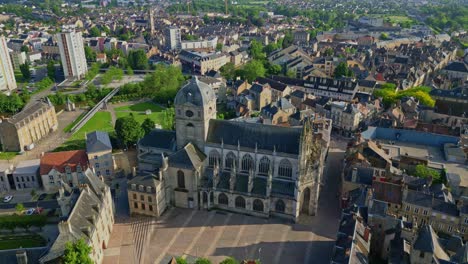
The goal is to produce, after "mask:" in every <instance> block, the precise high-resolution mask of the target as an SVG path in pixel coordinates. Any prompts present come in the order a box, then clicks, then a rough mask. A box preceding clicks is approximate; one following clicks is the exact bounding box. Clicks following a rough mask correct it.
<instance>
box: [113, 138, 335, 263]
mask: <svg viewBox="0 0 468 264" xmlns="http://www.w3.org/2000/svg"><path fill="white" fill-rule="evenodd" d="M335 144H336V143H335ZM335 144H333V145H332V147H331V149H330V152H329V156H328V159H327V166H326V167H325V175H326V178H325V179H324V182H323V185H322V189H321V196H320V201H319V211H318V215H317V216H301V218H300V220H299V222H298V223H291V222H288V221H285V220H282V219H278V218H270V219H264V218H258V217H252V216H247V215H242V214H236V213H230V212H225V211H218V210H212V211H207V210H192V209H181V208H171V209H169V210H167V211H166V212H165V213H164V214H163V216H162V217H160V218H159V219H155V218H148V217H128V216H127V215H126V212H125V210H128V205H126V204H125V203H126V202H127V200H126V190H125V188H122V190H121V191H120V195H118V200H116V207H117V211H118V216H117V218H116V225H115V226H114V231H113V233H112V237H111V241H110V243H109V246H108V249H106V251H105V253H104V254H105V259H104V263H106V264H107V263H109V264H110V263H116V264H117V263H121V264H123V263H145V264H146V263H151V264H160V263H164V264H166V263H167V262H168V260H169V259H170V257H172V256H187V257H188V258H189V259H193V258H196V257H207V258H209V259H210V260H212V261H213V263H219V262H220V261H222V260H223V259H225V258H226V257H227V256H232V257H235V258H236V259H238V260H242V259H260V260H261V262H262V263H268V264H270V263H304V264H305V263H326V262H329V259H330V256H331V253H332V249H333V245H334V240H335V237H336V232H337V230H338V222H339V217H340V209H339V195H338V190H339V185H340V183H339V176H340V172H341V164H342V160H343V156H344V153H343V149H344V148H343V144H339V145H340V146H339V148H336V145H335Z"/></svg>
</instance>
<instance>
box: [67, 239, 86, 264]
mask: <svg viewBox="0 0 468 264" xmlns="http://www.w3.org/2000/svg"><path fill="white" fill-rule="evenodd" d="M91 250H92V248H91V246H89V245H88V244H87V243H86V242H85V240H84V239H83V238H80V239H78V240H77V241H75V242H74V243H72V242H67V243H66V244H65V253H64V255H63V262H64V263H67V264H93V261H92V260H91V258H90V257H89V254H90V253H91Z"/></svg>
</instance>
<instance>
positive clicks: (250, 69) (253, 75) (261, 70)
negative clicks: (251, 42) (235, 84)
mask: <svg viewBox="0 0 468 264" xmlns="http://www.w3.org/2000/svg"><path fill="white" fill-rule="evenodd" d="M265 73H266V70H265V67H264V66H263V63H262V62H261V61H259V60H252V61H250V62H248V63H247V64H245V65H244V67H243V68H242V76H243V77H244V79H246V80H248V81H249V82H253V81H254V80H255V79H257V77H264V76H265Z"/></svg>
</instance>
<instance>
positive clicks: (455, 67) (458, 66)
mask: <svg viewBox="0 0 468 264" xmlns="http://www.w3.org/2000/svg"><path fill="white" fill-rule="evenodd" d="M444 70H446V71H457V72H464V73H467V74H468V66H467V65H466V64H465V63H463V62H460V61H454V62H452V63H450V64H449V65H447V66H446V67H445V68H444Z"/></svg>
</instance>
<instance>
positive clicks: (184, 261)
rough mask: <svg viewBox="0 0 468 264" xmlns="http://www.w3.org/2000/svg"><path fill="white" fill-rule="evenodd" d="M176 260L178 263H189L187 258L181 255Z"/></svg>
mask: <svg viewBox="0 0 468 264" xmlns="http://www.w3.org/2000/svg"><path fill="white" fill-rule="evenodd" d="M176 262H177V264H187V260H185V259H183V258H181V257H178V258H176Z"/></svg>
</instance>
